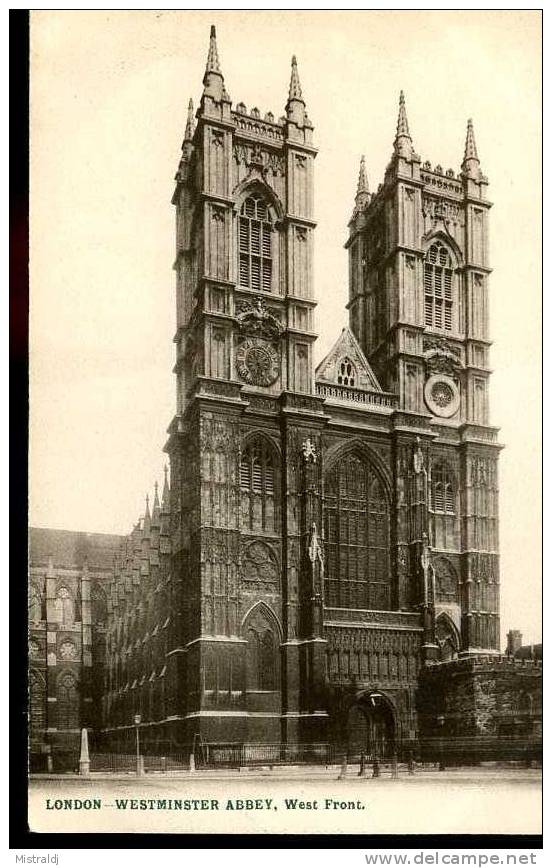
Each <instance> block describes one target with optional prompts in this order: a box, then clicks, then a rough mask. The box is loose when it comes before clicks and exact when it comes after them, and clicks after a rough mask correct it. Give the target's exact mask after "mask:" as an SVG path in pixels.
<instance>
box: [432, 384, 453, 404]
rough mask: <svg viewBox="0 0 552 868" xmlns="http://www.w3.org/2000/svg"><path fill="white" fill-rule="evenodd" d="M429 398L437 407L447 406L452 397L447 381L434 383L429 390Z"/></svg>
mask: <svg viewBox="0 0 552 868" xmlns="http://www.w3.org/2000/svg"><path fill="white" fill-rule="evenodd" d="M431 398H432V400H433V401H434V402H435V403H436V404H437V406H438V407H448V405H449V404H450V403H451V402H452V400H453V399H454V392H453V391H452V389H451V387H450V386H449V384H448V383H442V382H441V383H435V385H434V386H433V388H432V390H431Z"/></svg>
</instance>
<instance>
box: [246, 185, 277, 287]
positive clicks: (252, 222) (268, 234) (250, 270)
mask: <svg viewBox="0 0 552 868" xmlns="http://www.w3.org/2000/svg"><path fill="white" fill-rule="evenodd" d="M238 250H239V268H238V279H239V285H240V286H244V287H247V288H248V289H254V290H257V291H259V290H263V291H264V292H271V290H272V220H271V217H270V211H269V209H268V206H267V204H266V202H265V201H264V199H262V198H261V197H260V196H248V197H247V199H246V200H245V201H244V203H243V205H242V206H241V209H240V216H239V218H238Z"/></svg>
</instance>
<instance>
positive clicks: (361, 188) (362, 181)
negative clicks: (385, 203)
mask: <svg viewBox="0 0 552 868" xmlns="http://www.w3.org/2000/svg"><path fill="white" fill-rule="evenodd" d="M369 192H370V191H369V189H368V178H367V177H366V160H365V158H364V154H363V155H362V157H361V158H360V169H359V170H358V184H357V191H356V195H357V199H358V197H359V196H361V195H362V194H364V193H369Z"/></svg>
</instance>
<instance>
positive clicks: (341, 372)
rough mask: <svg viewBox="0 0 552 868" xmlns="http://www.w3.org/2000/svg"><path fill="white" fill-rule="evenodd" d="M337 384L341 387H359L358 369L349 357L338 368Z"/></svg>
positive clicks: (342, 360)
mask: <svg viewBox="0 0 552 868" xmlns="http://www.w3.org/2000/svg"><path fill="white" fill-rule="evenodd" d="M337 382H338V383H339V385H340V386H356V385H357V375H356V368H355V366H354V364H353V363H352V361H351V360H350V359H349V358H348V357H347V356H345V358H344V359H341V361H340V362H339V365H338V367H337Z"/></svg>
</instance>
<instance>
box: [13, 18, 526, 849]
mask: <svg viewBox="0 0 552 868" xmlns="http://www.w3.org/2000/svg"><path fill="white" fill-rule="evenodd" d="M541 52H542V45H541V12H540V11H539V10H532V11H531V10H525V11H524V10H517V11H514V10H511V11H509V10H495V11H492V10H489V11H481V10H470V11H468V10H464V11H462V10H458V11H445V10H441V11H438V10H435V11H427V10H426V11H421V10H420V11H415V10H412V11H409V10H395V11H391V10H389V11H346V12H338V11H318V12H317V11H292V10H280V11H234V12H232V11H227V10H213V11H205V10H204V11H161V10H149V11H140V10H135V11H129V10H95V11H77V10H73V11H63V10H59V11H33V12H31V13H30V112H29V113H30V183H29V195H30V218H29V232H30V245H29V246H30V251H29V260H30V264H29V296H30V305H29V367H30V373H29V408H30V409H29V538H28V552H29V554H28V559H29V560H28V573H29V575H28V812H29V828H30V830H31V831H33V832H42V833H45V832H51V833H72V832H79V833H101V832H110V833H127V832H133V833H144V832H146V833H152V834H156V833H158V832H172V833H186V834H190V833H206V834H209V835H219V834H226V835H228V834H234V835H237V834H244V835H248V834H249V835H251V834H255V833H262V834H282V833H285V834H294V835H297V834H299V835H309V834H316V835H329V834H333V835H337V834H342V835H347V834H357V835H358V834H361V835H383V834H385V835H397V836H400V835H413V834H441V835H451V836H454V835H485V834H489V835H490V834H492V835H540V834H541V833H542V826H541V783H542V781H541V779H542V622H541V545H542V519H541V449H542V441H541V402H542V394H541V377H542V373H541V365H542V360H541V293H542V284H541V280H542V278H541V255H542V252H541V219H542V218H541V201H542V188H541V184H542V179H541V168H542V166H541V154H542V126H541V123H542V118H541V111H542V95H541V74H542V73H541ZM24 617H25V613H24V612H21V618H22V620H23V619H24Z"/></svg>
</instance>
